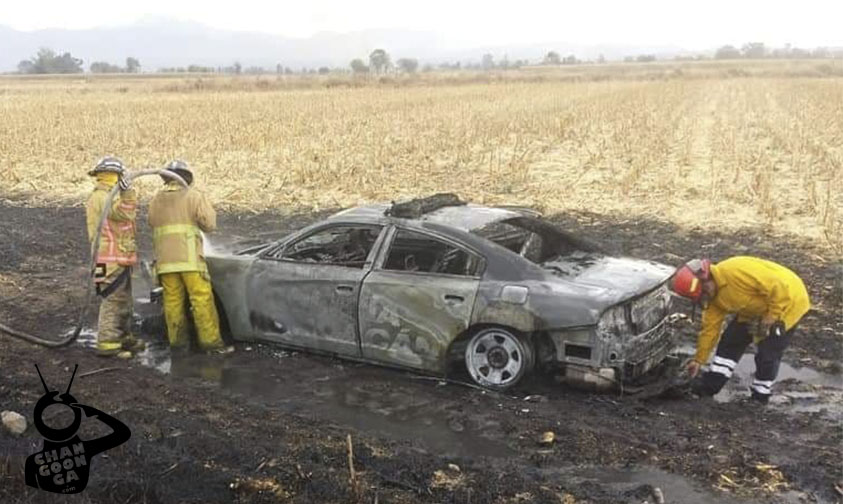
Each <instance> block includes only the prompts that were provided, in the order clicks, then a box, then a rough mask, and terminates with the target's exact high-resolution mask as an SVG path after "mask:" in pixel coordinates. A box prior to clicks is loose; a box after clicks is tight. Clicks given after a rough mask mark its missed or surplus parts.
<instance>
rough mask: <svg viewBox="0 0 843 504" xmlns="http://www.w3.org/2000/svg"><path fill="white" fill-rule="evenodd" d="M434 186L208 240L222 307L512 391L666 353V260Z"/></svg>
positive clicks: (336, 347)
mask: <svg viewBox="0 0 843 504" xmlns="http://www.w3.org/2000/svg"><path fill="white" fill-rule="evenodd" d="M442 196H443V195H437V197H435V198H431V199H423V200H414V201H413V202H410V203H407V204H393V205H371V206H363V207H358V208H353V209H349V210H345V211H342V212H339V213H337V214H335V215H333V216H331V217H329V218H327V219H326V220H323V221H321V222H318V223H316V224H313V225H311V226H309V227H306V228H304V229H302V230H300V231H298V232H295V233H292V234H290V235H289V236H286V237H284V238H282V239H280V240H278V241H275V242H272V243H267V244H262V245H258V246H254V247H251V248H247V249H245V250H240V251H237V252H233V253H222V252H218V251H215V250H214V249H213V247H210V248H209V250H207V251H206V255H207V262H208V266H209V269H210V273H211V277H212V280H213V285H214V289H215V292H216V295H217V298H218V306H219V308H220V317H221V318H222V319H223V323H224V325H225V326H227V330H228V332H229V333H230V335H231V336H232V337H233V338H234V339H236V340H260V341H266V342H273V343H278V344H281V345H284V346H287V347H292V348H296V349H303V350H308V351H317V352H324V353H329V354H332V355H335V356H339V357H344V358H349V359H355V360H363V361H366V362H371V363H377V364H382V365H388V366H397V367H403V368H410V369H413V370H417V371H421V372H425V373H432V374H439V375H444V374H445V373H446V372H447V371H448V370H449V369H453V364H454V363H455V361H457V362H464V363H465V367H466V369H467V371H468V374H469V375H470V376H471V378H472V379H473V380H474V381H475V382H476V383H477V384H479V385H481V386H484V387H489V388H495V389H504V388H507V387H510V386H512V385H515V384H516V383H518V382H519V380H521V379H522V378H523V377H524V376H525V375H526V374H528V373H530V372H531V371H532V370H533V369H534V368H536V367H540V368H542V369H545V370H554V371H556V372H557V373H559V375H560V376H563V377H565V379H566V380H572V381H580V382H591V383H594V384H595V385H598V386H612V385H615V384H618V383H621V382H624V381H628V380H632V379H635V378H636V377H638V376H640V375H642V374H644V373H646V372H647V371H648V370H650V369H651V368H653V367H654V366H656V365H657V364H659V363H660V362H661V361H662V360H663V359H665V358H666V356H667V355H668V354H669V353H670V352H671V350H672V347H673V340H672V337H671V333H670V330H669V327H668V323H667V318H668V315H669V312H670V299H671V296H670V293H669V291H668V289H667V285H666V282H667V280H668V278H669V276H670V275H671V274H672V272H673V268H671V267H668V266H665V265H662V264H657V263H653V262H650V261H643V260H638V259H630V258H620V257H611V256H608V255H605V254H603V253H600V252H599V250H597V248H596V247H595V246H593V245H590V244H588V243H586V242H584V241H582V240H580V239H578V238H577V237H575V236H572V235H571V234H569V233H566V232H564V231H563V230H560V229H558V228H556V227H555V226H553V225H551V224H549V223H548V222H546V221H544V220H542V219H541V218H540V217H539V216H538V214H536V213H535V212H533V211H530V210H528V209H519V208H493V207H485V206H477V205H471V204H465V203H463V202H460V201H459V200H458V199H457V198H456V197H453V196H447V195H446V196H445V197H442Z"/></svg>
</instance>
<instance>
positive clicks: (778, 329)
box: [768, 320, 785, 340]
mask: <svg viewBox="0 0 843 504" xmlns="http://www.w3.org/2000/svg"><path fill="white" fill-rule="evenodd" d="M784 333H785V330H784V322H782V321H781V320H778V321H776V322H774V323H773V324H772V325H771V326H770V330H769V333H768V337H769V338H771V339H773V340H781V339H782V338H784Z"/></svg>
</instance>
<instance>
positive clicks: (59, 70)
mask: <svg viewBox="0 0 843 504" xmlns="http://www.w3.org/2000/svg"><path fill="white" fill-rule="evenodd" d="M83 63H84V62H83V61H82V60H81V59H79V58H74V57H73V55H71V54H70V53H69V52H65V53H61V54H59V53H57V52H55V51H53V50H52V49H49V48H47V47H42V48H41V49H39V50H38V52H37V53H36V54H35V56H33V57H31V58H29V59H26V60H22V61H21V62H20V63H18V73H22V74H75V73H82V72H84V71H85V70H84V68H83V66H82V65H83ZM140 68H141V64H140V61H138V59H137V58H133V57H131V56H130V57H128V58H126V66H125V67H121V66H118V65H112V64H111V63H107V62H105V61H95V62H93V63H91V66H90V67H89V70H90V71H91V73H138V72H140Z"/></svg>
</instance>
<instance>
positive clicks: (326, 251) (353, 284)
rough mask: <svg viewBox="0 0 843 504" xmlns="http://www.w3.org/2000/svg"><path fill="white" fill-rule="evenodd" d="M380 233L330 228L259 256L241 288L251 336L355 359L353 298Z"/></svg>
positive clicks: (372, 229)
mask: <svg viewBox="0 0 843 504" xmlns="http://www.w3.org/2000/svg"><path fill="white" fill-rule="evenodd" d="M382 230H383V226H379V225H365V224H364V225H351V224H335V225H329V226H324V227H321V228H318V229H315V230H312V231H310V232H308V233H306V234H305V235H304V236H302V237H299V238H296V239H293V240H292V241H291V242H289V243H286V244H284V245H280V246H278V247H276V248H271V249H269V250H267V251H266V252H265V253H263V254H262V255H261V257H260V258H258V259H257V260H256V261H255V263H254V264H253V266H252V269H251V271H250V275H249V279H248V281H247V288H246V291H247V294H246V295H247V296H248V305H249V310H250V313H249V319H250V322H251V324H252V328H253V331H254V333H255V335H256V336H257V337H258V338H262V339H266V340H270V341H276V342H279V343H283V344H285V345H292V346H297V347H303V348H310V349H315V350H321V351H325V352H331V353H335V354H340V355H347V356H355V357H359V356H360V342H359V338H358V333H357V314H358V304H357V303H358V296H359V294H360V286H361V282H362V281H363V278H364V277H365V276H366V274H367V273H368V272H369V271H370V269H371V259H370V256H372V257H374V255H375V254H374V253H373V250H375V248H376V247H375V244H376V243H378V238H379V236H380V234H381V232H382Z"/></svg>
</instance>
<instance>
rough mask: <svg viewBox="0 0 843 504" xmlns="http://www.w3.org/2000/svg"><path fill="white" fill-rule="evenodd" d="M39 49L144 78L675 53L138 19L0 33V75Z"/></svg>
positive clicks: (421, 33)
mask: <svg viewBox="0 0 843 504" xmlns="http://www.w3.org/2000/svg"><path fill="white" fill-rule="evenodd" d="M40 47H49V48H51V49H53V50H55V51H57V52H65V51H68V52H70V53H72V54H73V56H75V57H77V58H81V59H82V60H83V61H84V62H85V64H84V67H85V69H86V70H87V69H88V67H89V65H90V64H91V62H94V61H106V62H109V63H113V64H120V65H122V64H124V63H125V60H126V57H127V56H133V57H135V58H138V59H139V60H140V62H141V65H142V69H143V70H144V71H154V70H156V69H158V68H162V67H178V66H187V65H191V64H197V65H203V66H211V67H218V66H229V65H231V64H232V63H234V62H235V61H239V62H240V63H241V64H242V65H243V67H244V68H248V67H250V66H262V67H266V68H270V69H274V68H275V65H276V64H279V63H280V64H281V65H283V66H287V67H291V68H293V69H296V70H298V69H300V68H301V67H309V68H313V67H318V66H329V67H338V66H339V67H347V66H348V63H349V62H350V61H351V60H352V59H354V58H362V59H363V60H364V61H365V60H366V58H367V57H368V54H369V53H370V52H371V51H372V50H373V49H376V48H379V47H381V48H384V49H386V51H387V52H388V53H389V54H390V55H391V56H392V58H393V61H394V60H396V59H398V58H401V57H412V58H417V59H419V60H420V61H421V62H423V63H424V62H433V63H439V62H442V61H449V62H453V61H463V62H468V61H473V62H477V61H479V60H480V58H481V57H482V55H483V54H485V53H487V52H488V53H491V54H493V55H494V56H495V59H496V60H500V59H501V58H503V57H504V56H506V57H508V58H509V59H510V60H511V61H512V60H515V59H528V60H531V61H537V60H540V59H541V58H542V57H543V56H544V54H546V53H547V51H550V50H554V51H557V52H558V53H560V54H562V55H563V56H564V55H566V54H575V55H577V56H578V57H580V58H596V57H597V56H598V54H604V55H605V57H606V58H609V59H619V58H621V57H623V56H624V55H628V54H641V53H658V54H665V53H676V52H678V51H679V49H678V48H675V47H642V48H633V47H626V48H624V47H618V46H603V47H595V46H574V45H570V44H564V43H544V44H529V45H515V46H496V45H490V46H487V47H478V48H475V49H455V46H452V45H449V42H448V41H447V40H445V39H444V38H443V37H442V36H440V35H438V34H436V33H434V32H425V31H408V30H363V31H356V32H349V33H319V34H316V35H314V36H312V37H309V38H287V37H281V36H277V35H271V34H266V33H256V32H241V31H229V30H220V29H215V28H210V27H208V26H204V25H202V24H199V23H194V22H189V21H177V20H172V19H167V18H158V17H145V18H142V19H140V20H138V21H137V22H135V23H133V24H131V25H128V26H121V27H102V28H91V29H86V30H64V29H45V30H36V31H31V32H27V31H18V30H14V29H12V28H8V27H4V26H0V72H8V71H14V70H16V68H17V64H18V62H20V61H21V60H23V59H27V58H29V57H31V56H32V55H34V54H35V53H36V52H37V51H38V49H39V48H40Z"/></svg>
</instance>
